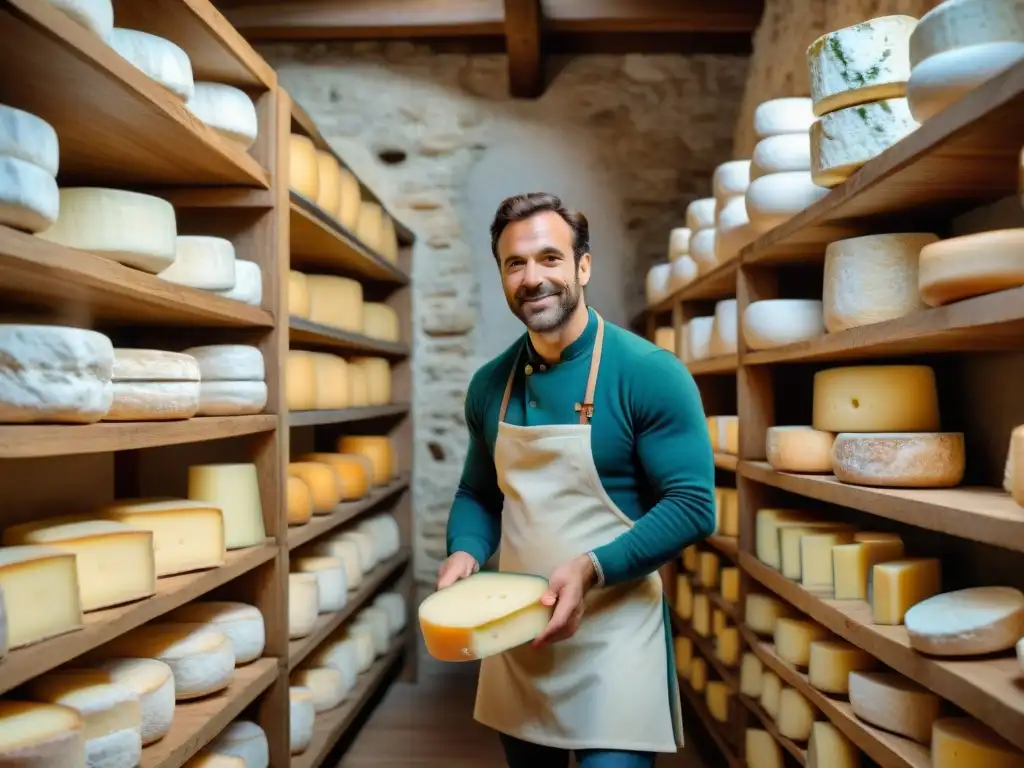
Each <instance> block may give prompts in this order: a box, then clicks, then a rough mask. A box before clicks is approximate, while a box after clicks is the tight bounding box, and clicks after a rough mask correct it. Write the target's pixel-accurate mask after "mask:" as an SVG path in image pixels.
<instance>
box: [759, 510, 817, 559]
mask: <svg viewBox="0 0 1024 768" xmlns="http://www.w3.org/2000/svg"><path fill="white" fill-rule="evenodd" d="M812 520H813V518H812V517H811V516H810V514H809V513H807V512H802V511H800V510H796V509H759V510H757V514H756V515H755V524H754V527H755V533H754V541H755V551H756V556H757V559H758V560H760V561H761V562H762V563H764V564H765V565H767V566H770V567H771V568H775V569H776V570H778V569H780V568H781V567H782V553H781V550H780V549H779V526H781V525H784V524H786V523H795V522H810V521H812Z"/></svg>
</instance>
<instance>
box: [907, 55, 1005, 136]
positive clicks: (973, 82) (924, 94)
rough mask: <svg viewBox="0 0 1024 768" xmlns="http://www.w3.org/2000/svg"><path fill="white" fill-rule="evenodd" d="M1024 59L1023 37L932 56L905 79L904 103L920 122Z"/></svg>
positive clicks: (933, 115) (930, 117) (928, 118)
mask: <svg viewBox="0 0 1024 768" xmlns="http://www.w3.org/2000/svg"><path fill="white" fill-rule="evenodd" d="M1022 59H1024V41H1016V42H1000V43H983V44H980V45H972V46H970V47H968V48H957V49H956V50H952V51H944V52H942V53H937V54H935V55H934V56H931V57H929V58H927V59H925V60H924V61H922V62H921V63H920V64H918V65H916V66H915V67H914V68H913V70H912V71H911V73H910V82H909V83H907V104H908V105H909V108H910V113H911V114H912V115H913V116H914V119H915V120H917V121H918V122H919V123H923V122H926V121H927V120H931V119H932V118H933V117H935V115H937V114H939V113H940V112H942V111H943V110H945V109H947V108H948V107H949V106H951V105H952V104H954V103H955V102H957V101H960V99H962V98H963V97H964V96H966V95H967V94H969V93H970V92H971V91H973V90H975V89H976V88H978V87H979V86H981V85H983V84H984V83H986V82H987V81H989V80H992V79H993V78H995V77H998V76H999V75H1001V74H1002V73H1003V72H1005V71H1006V70H1007V69H1009V68H1010V67H1012V66H1014V65H1015V64H1016V63H1017V62H1019V61H1021V60H1022Z"/></svg>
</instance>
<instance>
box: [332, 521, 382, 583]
mask: <svg viewBox="0 0 1024 768" xmlns="http://www.w3.org/2000/svg"><path fill="white" fill-rule="evenodd" d="M338 539H340V540H341V541H351V542H353V543H354V544H355V545H356V547H357V548H358V550H359V567H360V568H362V570H363V573H369V572H370V571H372V570H373V569H374V568H375V567H377V548H376V547H375V546H374V545H373V537H372V536H370V534H368V533H366V532H365V531H344V532H343V533H339V534H338Z"/></svg>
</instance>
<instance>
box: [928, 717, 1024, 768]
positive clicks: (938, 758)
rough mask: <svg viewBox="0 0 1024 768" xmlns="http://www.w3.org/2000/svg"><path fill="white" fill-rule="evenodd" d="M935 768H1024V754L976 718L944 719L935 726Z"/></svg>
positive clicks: (932, 747) (932, 749)
mask: <svg viewBox="0 0 1024 768" xmlns="http://www.w3.org/2000/svg"><path fill="white" fill-rule="evenodd" d="M931 752H932V766H933V768H961V766H974V765H977V766H985V768H1021V766H1024V753H1022V752H1021V751H1020V750H1019V749H1017V748H1016V747H1015V746H1013V745H1012V744H1010V743H1009V742H1007V741H1006V740H1005V739H1004V738H1003V737H1002V736H1000V735H999V734H997V733H996V732H995V731H993V730H992V729H991V728H989V727H988V726H987V725H985V724H984V723H981V722H979V721H978V720H975V719H974V718H972V717H944V718H941V719H939V720H936V721H935V723H934V724H933V725H932V738H931Z"/></svg>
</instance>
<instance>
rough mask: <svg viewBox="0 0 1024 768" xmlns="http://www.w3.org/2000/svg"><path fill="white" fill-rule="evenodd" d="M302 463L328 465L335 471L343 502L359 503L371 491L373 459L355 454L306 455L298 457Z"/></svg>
mask: <svg viewBox="0 0 1024 768" xmlns="http://www.w3.org/2000/svg"><path fill="white" fill-rule="evenodd" d="M298 461H300V462H317V463H320V464H326V465H327V466H329V467H330V468H331V469H332V470H333V471H334V476H335V480H336V481H337V485H338V491H339V497H340V500H341V501H357V500H358V499H361V498H363V497H364V496H366V494H367V493H369V491H370V479H371V476H372V473H373V471H374V468H373V462H372V459H371V458H369V457H367V456H365V455H362V454H356V453H355V452H352V451H349V452H345V453H306V454H303V455H301V456H299V457H298Z"/></svg>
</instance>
